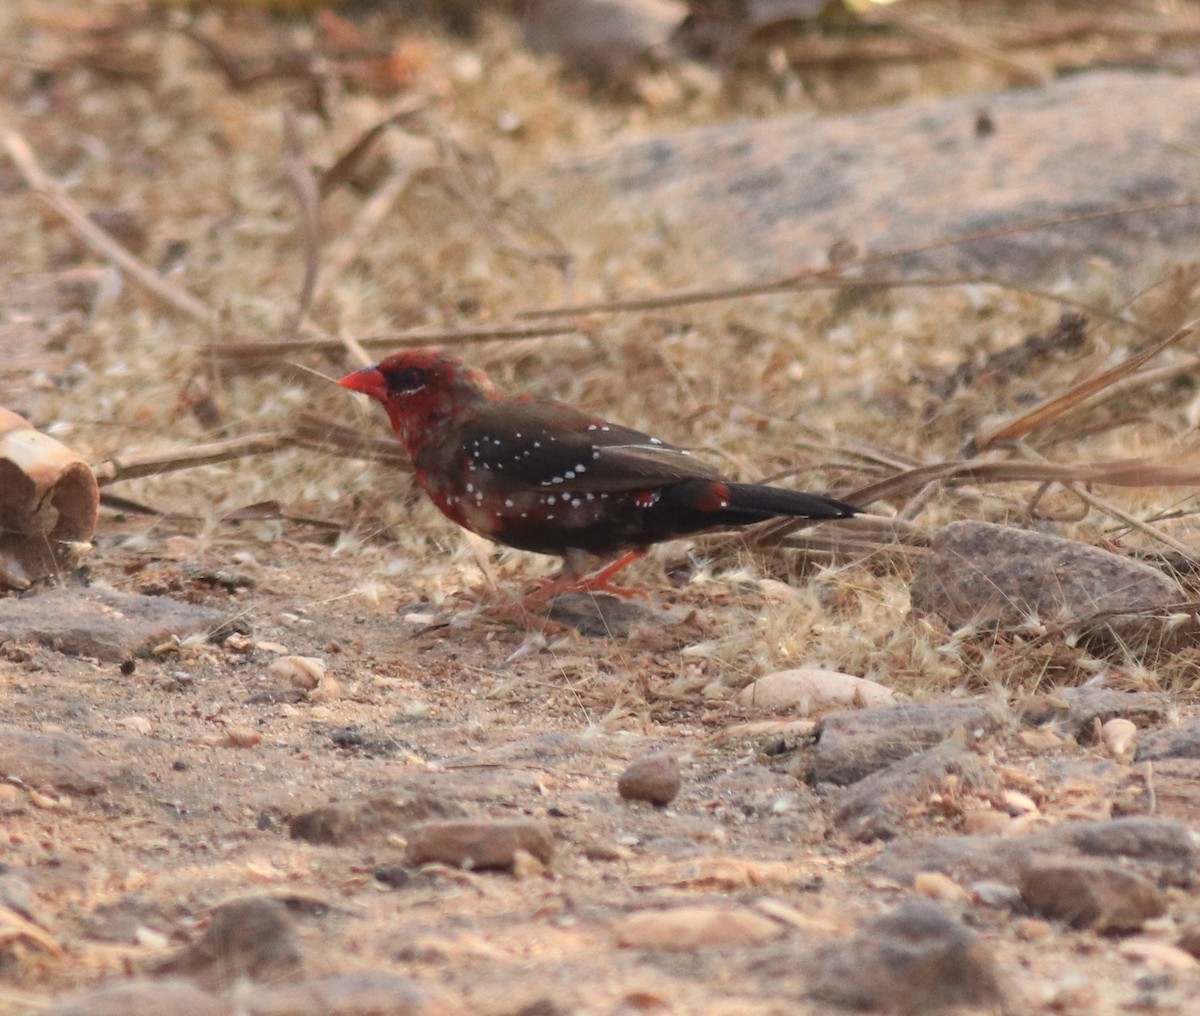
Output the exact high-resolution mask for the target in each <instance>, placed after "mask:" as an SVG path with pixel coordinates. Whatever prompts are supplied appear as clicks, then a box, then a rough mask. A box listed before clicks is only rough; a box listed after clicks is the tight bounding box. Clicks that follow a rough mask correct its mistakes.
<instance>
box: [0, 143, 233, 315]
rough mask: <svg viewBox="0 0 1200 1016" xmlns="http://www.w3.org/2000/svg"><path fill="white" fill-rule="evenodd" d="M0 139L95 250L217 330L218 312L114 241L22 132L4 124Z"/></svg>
mask: <svg viewBox="0 0 1200 1016" xmlns="http://www.w3.org/2000/svg"><path fill="white" fill-rule="evenodd" d="M0 142H2V143H3V144H4V147H5V148H6V149H7V150H8V155H9V158H10V159H12V161H13V163H14V164H15V165H16V167H17V170H18V172H20V174H21V176H22V177H23V178H24V179H25V183H26V184H27V185H28V186H29V189H30V190H31V191H33V193H34V195H35V196H36V197H37V198H38V199H40V200H41V201H42V202H44V203H45V204H46V205H48V206H49V207H50V208H51V209H53V210H54V211H55V212H57V213H58V214H59V215H60V216H62V218H63V219H65V220H66V222H67V224H68V225H69V226H70V227H71V228H72V229H73V230H75V232H76V233H77V234H78V235H79V238H80V239H81V240H83V242H84V243H86V244H87V245H88V246H89V247H90V248H91V249H92V250H93V251H95V252H96V253H97V254H99V255H100V256H101V257H105V258H107V259H108V260H109V261H111V262H113V263H114V264H115V265H116V266H117V267H118V268H120V269H121V270H122V271H123V272H125V274H126V275H128V276H129V277H130V278H131V279H132V280H133V281H134V282H136V283H137V284H138V285H139V286H141V287H142V288H143V289H146V290H148V291H149V292H151V293H153V294H154V295H155V296H157V297H158V298H159V299H160V300H162V301H163V303H165V304H167V305H168V306H170V307H173V308H175V310H177V311H179V312H180V313H181V314H186V315H187V316H188V317H190V318H194V319H195V320H196V321H199V322H200V323H201V324H203V325H204V326H205V327H206V328H209V329H215V327H216V323H217V316H216V314H214V313H213V312H212V311H211V310H209V309H208V308H207V307H206V306H205V305H204V304H202V303H201V302H200V301H199V300H197V299H196V298H195V297H194V296H192V295H191V293H188V292H187V291H186V290H184V289H182V288H180V287H179V286H176V285H174V284H172V283H170V282H168V281H167V280H166V279H164V278H163V277H162V276H160V275H159V274H158V273H157V272H155V271H154V269H152V268H150V267H148V266H147V265H145V264H143V263H142V262H141V261H139V260H138V259H137V258H136V257H134V256H133V255H132V254H131V253H130V252H129V251H128V250H126V249H125V248H124V247H123V246H121V244H119V243H118V242H117V241H116V240H114V239H113V238H112V236H110V235H109V234H108V232H106V231H105V230H104V229H101V228H100V227H99V226H97V225H96V223H95V222H93V221H92V220H91V219H90V218H88V216H87V213H85V212H84V211H83V209H82V208H80V207H79V205H78V204H76V203H75V201H74V200H73V199H72V198H71V197H70V196H68V194H67V193H66V191H65V190H63V188H62V185H61V184H59V183H58V181H57V180H53V179H51V178H50V177H49V176H47V175H46V173H45V171H44V170H43V169H42V167H41V166H40V165H39V164H38V161H37V157H36V156H35V155H34V154H33V149H32V148H30V147H29V143H28V142H27V141H26V140H25V138H24V137H23V136H22V135H21V134H19V133H18V132H17V131H15V130H12V129H10V128H7V127H2V126H0Z"/></svg>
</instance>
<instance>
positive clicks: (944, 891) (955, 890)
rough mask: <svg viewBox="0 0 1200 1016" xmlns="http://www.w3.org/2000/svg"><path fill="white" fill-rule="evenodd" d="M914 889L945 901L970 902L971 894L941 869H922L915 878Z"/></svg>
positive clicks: (930, 897)
mask: <svg viewBox="0 0 1200 1016" xmlns="http://www.w3.org/2000/svg"><path fill="white" fill-rule="evenodd" d="M913 889H915V890H916V891H917V892H918V893H920V894H921V895H922V896H927V897H929V899H931V900H941V901H942V902H943V903H970V902H971V894H970V893H969V892H967V891H966V890H965V889H964V888H963V887H962V886H960V885H959V884H958V883H957V882H955V881H954V879H952V878H949V877H948V876H946V875H943V874H942V873H941V872H940V871H922V872H921V873H919V874H918V875H917V877H916V878H914V879H913Z"/></svg>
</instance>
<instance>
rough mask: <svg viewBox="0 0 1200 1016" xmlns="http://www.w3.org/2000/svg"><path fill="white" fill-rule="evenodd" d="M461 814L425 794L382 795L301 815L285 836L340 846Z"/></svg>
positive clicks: (297, 816)
mask: <svg viewBox="0 0 1200 1016" xmlns="http://www.w3.org/2000/svg"><path fill="white" fill-rule="evenodd" d="M462 814H463V809H462V808H461V806H459V805H457V804H455V803H454V802H449V801H443V800H442V799H440V798H436V797H430V796H428V795H426V794H407V795H394V796H386V795H381V796H374V797H369V798H366V799H365V800H362V801H348V802H345V803H338V804H327V805H323V806H322V807H320V808H313V809H312V810H311V811H306V812H303V813H301V814H299V815H296V816H295V817H294V818H293V819H292V820H291V822H290V823H288V834H289V835H290V836H291V837H292V839H294V840H304V841H305V842H306V843H318V844H329V845H335V846H341V845H344V844H347V843H362V842H365V841H367V840H371V839H374V838H377V837H381V836H386V835H388V834H389V833H394V832H399V831H401V830H403V829H406V828H408V826H410V825H413V824H414V823H416V822H422V821H424V820H426V819H430V818H449V817H457V816H460V815H462Z"/></svg>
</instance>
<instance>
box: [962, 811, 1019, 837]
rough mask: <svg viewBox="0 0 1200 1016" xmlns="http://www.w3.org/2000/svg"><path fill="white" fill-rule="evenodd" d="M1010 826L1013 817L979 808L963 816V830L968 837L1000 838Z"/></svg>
mask: <svg viewBox="0 0 1200 1016" xmlns="http://www.w3.org/2000/svg"><path fill="white" fill-rule="evenodd" d="M1010 825H1012V817H1011V816H1009V815H1005V814H1004V812H1001V811H992V810H990V809H987V808H977V809H975V810H973V811H968V812H967V813H966V814H964V815H963V825H962V830H963V832H964V833H966V834H967V835H968V836H999V835H1000V834H1001V833H1003V832H1004V831H1005V830H1006V829H1007V828H1008V827H1009V826H1010Z"/></svg>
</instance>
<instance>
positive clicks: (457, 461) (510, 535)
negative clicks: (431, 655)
mask: <svg viewBox="0 0 1200 1016" xmlns="http://www.w3.org/2000/svg"><path fill="white" fill-rule="evenodd" d="M338 383H339V384H340V385H342V386H343V387H345V388H349V389H351V390H352V391H356V392H362V393H363V394H365V395H370V396H371V397H372V398H374V399H378V400H379V401H380V402H381V403H383V408H384V409H386V410H387V414H388V418H389V419H390V420H391V422H392V427H393V429H394V430H395V431H396V434H397V436H398V437H399V438H400V440H401V441H402V442H403V444H404V447H405V448H406V449H407V451H408V453H409V455H411V456H412V460H413V466H414V468H415V471H416V477H417V482H418V483H419V484H420V485H421V487H422V489H423V490H424V491H425V492H426V493H427V494H428V495H429V496H430V498H432V499H433V503H434V504H436V505H437V506H438V508H439V509H441V511H442V514H443V515H445V516H446V517H447V518H449V519H451V520H452V521H454V522H457V523H458V524H459V525H460V526H463V527H465V528H467V529H469V530H471V532H473V533H478V534H479V535H480V536H486V537H487V538H488V539H490V540H494V541H496V542H497V543H504V544H507V545H508V546H510V547H518V548H520V549H521V550H532V551H536V552H538V553H540V554H558V555H561V556H562V557H563V558H564V559H565V561H566V568H565V569H564V576H565V577H566V578H567V579H568V580H567V581H564V582H560V583H557V584H554V587H553V588H552V589H550V590H548V591H543V592H541V593H537V594H534V596H533V597H531V599H536V600H538V601H541V600H545V599H546V598H548V596H549V595H552V594H554V593H560V592H566V591H572V592H579V591H593V590H605V591H609V592H616V593H622V594H628V593H629V590H625V589H621V588H619V587H616V586H612V585H610V584H609V579H611V578H612V577H613V576H614V575H615V574H616V573H617V572H618V571H620V570H621V568H623V567H625V565H627V564H629V563H630V562H631V561H633V560H635V559H636V558H637V557H640V556H641V555H642V554H644V553H645V551H646V548H647V547H648V546H649V545H650V544H652V543H657V542H659V541H660V540H671V539H674V538H676V537H679V536H688V535H690V534H692V533H698V532H702V531H704V530H706V529H715V528H718V527H721V526H745V525H750V524H752V523H755V522H763V521H765V520H767V519H773V518H777V517H780V516H791V517H794V518H806V519H844V518H848V517H849V516H851V515H855V514H857V513H858V511H859V509H857V508H855V507H854V506H853V505H848V504H843V503H842V502H841V501H834V500H833V499H832V498H827V497H822V496H820V495H819V494H805V493H801V492H800V491H795V490H784V489H781V488H779V487H766V486H762V485H760V484H752V483H734V482H733V481H731V480H726V479H724V478H722V477H721V475H720V473H718V472H717V471H716V470H715V469H713V468H712V467H711V466H709V465H707V464H705V463H703V462H701V461H700V460H698V459H696V458H694V457H693V456H692V453H691V452H689V451H686V450H684V449H683V448H677V447H675V446H674V445H670V444H667V443H666V442H664V441H661V440H659V439H658V438H656V437H650V436H649V435H647V434H643V433H641V432H640V431H636V430H630V429H629V428H628V427H621V426H619V425H617V424H615V423H609V422H608V421H606V420H603V419H601V418H600V417H598V416H590V415H588V414H587V413H583V412H580V411H579V410H578V409H574V408H573V407H571V406H568V405H565V404H564V403H561V402H546V401H539V400H535V399H533V398H531V397H530V396H519V397H517V398H509V397H506V396H503V395H501V394H500V393H499V392H498V391H496V389H495V387H494V386H493V385H492V383H491V381H490V380H489V379H488V377H487V375H486V374H484V373H483V372H482V371H480V370H477V369H476V368H474V367H470V366H468V365H467V364H465V363H463V362H462V361H461V360H458V359H456V358H454V357H452V356H447V355H445V354H443V353H441V352H439V351H438V350H427V349H426V350H411V351H407V352H402V353H396V354H394V355H392V356H389V357H388V358H387V359H385V360H383V361H382V362H380V363H378V364H377V365H376V366H374V367H366V368H364V369H363V370H359V371H355V372H354V373H353V374H348V375H347V376H346V377H344V378H342V379H341V381H339V382H338ZM620 551H630V553H627V554H625V556H624V557H621V558H620V559H619V560H617V561H615V562H613V563H612V564H610V565H608V566H607V567H606V568H603V569H601V570H600V571H599V572H596V573H595V574H594V575H592V576H589V577H587V578H583V579H581V578H580V577H579V576H580V575H582V573H583V570H584V569H583V567H582V566H583V565H584V564H585V562H586V555H589V554H593V555H599V556H613V555H615V554H617V553H618V552H620ZM527 602H528V601H527Z"/></svg>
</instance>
